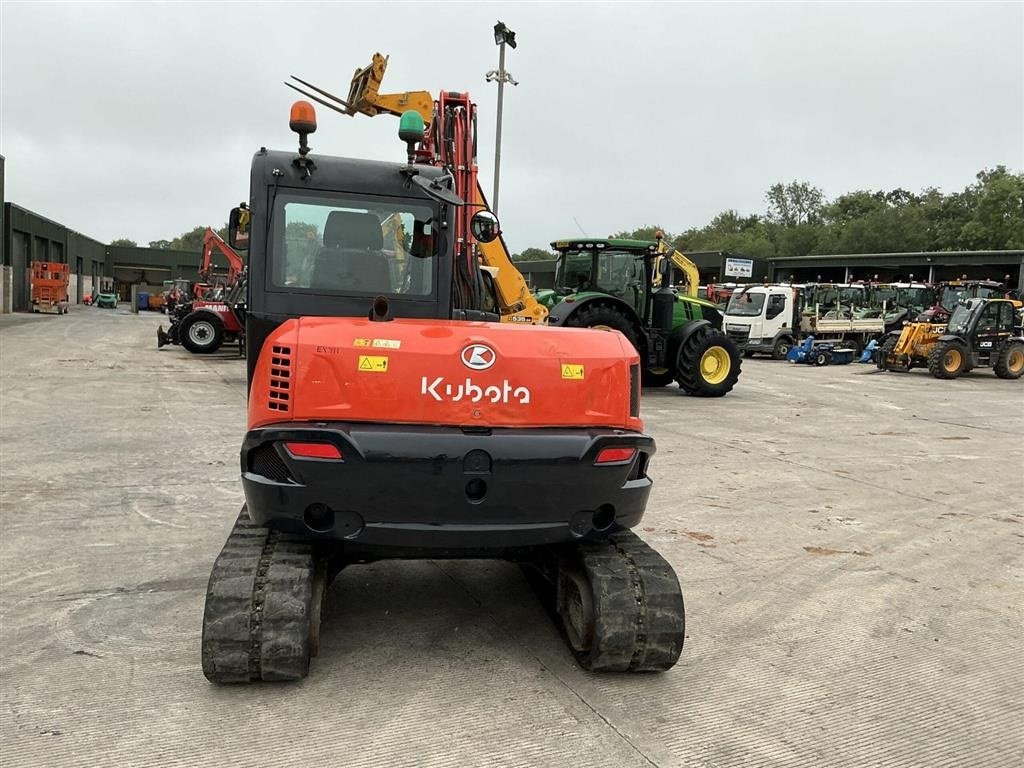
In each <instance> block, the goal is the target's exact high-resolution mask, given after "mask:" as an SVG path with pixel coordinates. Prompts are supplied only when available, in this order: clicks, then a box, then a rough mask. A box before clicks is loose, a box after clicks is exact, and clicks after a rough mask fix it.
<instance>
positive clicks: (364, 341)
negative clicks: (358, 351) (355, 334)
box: [352, 339, 370, 347]
mask: <svg viewBox="0 0 1024 768" xmlns="http://www.w3.org/2000/svg"><path fill="white" fill-rule="evenodd" d="M352 346H353V347H368V346H370V340H369V339H356V340H355V341H353V342H352Z"/></svg>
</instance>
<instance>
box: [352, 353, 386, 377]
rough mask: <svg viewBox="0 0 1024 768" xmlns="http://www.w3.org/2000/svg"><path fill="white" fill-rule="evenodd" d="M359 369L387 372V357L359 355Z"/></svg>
mask: <svg viewBox="0 0 1024 768" xmlns="http://www.w3.org/2000/svg"><path fill="white" fill-rule="evenodd" d="M359 370H360V371H369V372H371V373H387V371H388V359H387V357H377V356H375V355H360V356H359Z"/></svg>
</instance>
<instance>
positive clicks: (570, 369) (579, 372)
mask: <svg viewBox="0 0 1024 768" xmlns="http://www.w3.org/2000/svg"><path fill="white" fill-rule="evenodd" d="M562 378H563V379H582V378H583V366H582V365H576V364H575V363H562Z"/></svg>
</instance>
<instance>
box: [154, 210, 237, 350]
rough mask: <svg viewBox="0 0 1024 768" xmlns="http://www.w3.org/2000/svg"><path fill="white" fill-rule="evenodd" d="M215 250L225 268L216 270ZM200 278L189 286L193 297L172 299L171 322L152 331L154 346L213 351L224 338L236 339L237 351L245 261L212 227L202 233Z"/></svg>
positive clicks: (230, 340)
mask: <svg viewBox="0 0 1024 768" xmlns="http://www.w3.org/2000/svg"><path fill="white" fill-rule="evenodd" d="M214 251H218V252H219V253H220V254H221V255H223V256H224V258H225V259H226V261H227V272H219V271H218V270H217V268H216V266H215V264H214V259H213V254H214ZM199 277H200V278H201V279H202V282H199V283H196V284H195V285H194V286H193V293H194V298H192V299H191V300H185V301H182V300H181V299H178V300H177V301H172V302H170V303H171V307H170V308H169V309H168V313H169V315H170V318H171V325H170V327H169V328H168V329H167V330H166V331H165V330H164V328H163V326H162V325H161V326H160V327H159V328H158V329H157V332H156V344H157V348H159V347H163V346H166V345H167V344H181V346H183V347H184V348H185V349H187V350H188V351H189V352H193V353H197V354H206V353H209V352H216V351H217V350H218V349H220V347H221V345H222V344H223V343H224V342H226V341H227V342H233V341H237V342H238V345H239V351H240V352H241V351H243V347H244V344H245V341H244V336H245V328H244V327H243V321H244V315H243V314H242V312H243V310H242V306H244V302H245V287H246V279H245V263H244V262H243V261H242V258H241V257H240V256H239V255H238V254H237V253H236V252H235V251H234V250H232V248H231V247H230V246H229V245H228V244H227V243H225V242H224V240H223V239H222V238H221V236H220V235H218V234H217V233H216V232H215V231H214V230H213V229H212V228H210V227H207V228H206V233H205V234H204V235H203V255H202V263H201V264H200V266H199Z"/></svg>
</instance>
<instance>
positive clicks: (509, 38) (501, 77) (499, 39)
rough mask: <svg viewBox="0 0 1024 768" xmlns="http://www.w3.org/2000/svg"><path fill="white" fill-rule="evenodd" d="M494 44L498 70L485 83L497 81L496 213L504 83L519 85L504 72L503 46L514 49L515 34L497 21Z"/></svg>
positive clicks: (495, 138) (493, 203) (492, 200)
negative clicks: (496, 51) (496, 47)
mask: <svg viewBox="0 0 1024 768" xmlns="http://www.w3.org/2000/svg"><path fill="white" fill-rule="evenodd" d="M494 44H495V45H496V46H498V68H497V69H492V70H491V71H490V72H488V73H487V75H486V77H487V82H488V83H490V82H492V81H495V80H497V81H498V127H497V129H496V130H495V134H494V197H492V198H491V210H492V211H493V212H494V213H497V212H498V179H499V178H500V176H501V109H502V105H503V103H504V100H505V83H511V84H512V85H519V83H518V82H517V81H516V79H515V78H513V77H512V73H511V72H506V71H505V46H506V45H508V46H511V47H512V48H515V47H516V33H515V32H513V31H512V30H511V29H509V28H508V27H506V26H505V23H504V22H502V21H499V22H498V23H497V24H495V25H494Z"/></svg>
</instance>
